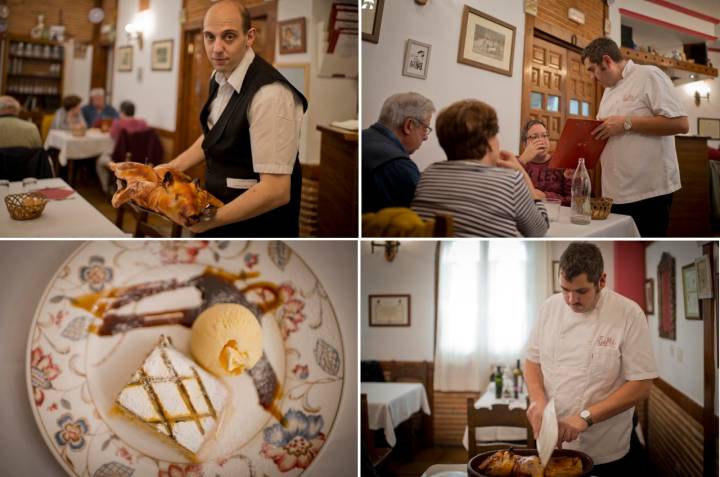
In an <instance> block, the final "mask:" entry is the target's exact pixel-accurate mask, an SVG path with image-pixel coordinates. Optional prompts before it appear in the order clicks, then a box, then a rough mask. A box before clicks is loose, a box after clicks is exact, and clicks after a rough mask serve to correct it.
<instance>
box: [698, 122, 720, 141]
mask: <svg viewBox="0 0 720 477" xmlns="http://www.w3.org/2000/svg"><path fill="white" fill-rule="evenodd" d="M697 130H698V132H697V133H698V136H707V137H709V138H710V139H720V119H719V118H698V120H697Z"/></svg>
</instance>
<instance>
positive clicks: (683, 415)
mask: <svg viewBox="0 0 720 477" xmlns="http://www.w3.org/2000/svg"><path fill="white" fill-rule="evenodd" d="M360 266H361V292H360V297H359V300H360V306H361V312H360V320H361V324H360V329H361V333H360V335H361V341H360V359H361V383H360V400H359V402H360V441H361V464H362V465H361V470H362V475H363V476H381V477H384V476H402V477H404V476H423V477H430V476H436V477H440V476H444V477H451V476H452V477H461V476H466V475H468V476H483V477H493V476H506V477H507V476H532V477H535V476H545V477H549V476H565V477H572V476H597V477H603V476H659V477H665V476H668V477H669V476H683V477H685V476H687V477H695V476H704V477H710V476H717V475H718V331H717V303H718V300H717V298H718V243H717V242H715V241H713V242H707V241H651V242H646V241H592V242H581V241H522V240H512V241H508V240H471V241H467V240H462V241H461V240H445V241H428V240H417V239H415V240H412V239H405V240H401V241H370V240H365V241H362V242H361V254H360Z"/></svg>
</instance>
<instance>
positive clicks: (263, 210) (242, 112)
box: [169, 0, 307, 237]
mask: <svg viewBox="0 0 720 477" xmlns="http://www.w3.org/2000/svg"><path fill="white" fill-rule="evenodd" d="M255 35H256V31H255V28H253V27H252V26H251V25H250V14H249V13H248V11H247V9H246V8H245V7H244V6H243V5H242V3H240V1H238V0H220V1H218V2H217V3H215V4H214V5H213V6H211V7H210V8H209V9H208V11H207V12H206V13H205V18H204V20H203V36H204V41H205V51H206V53H207V55H208V58H209V59H210V62H211V63H212V65H213V67H214V69H215V71H214V72H213V75H212V77H211V78H210V97H209V99H208V101H207V103H205V107H204V108H203V110H202V112H201V113H200V122H201V124H202V129H203V135H202V136H200V137H199V138H198V139H197V141H195V143H193V145H192V146H190V147H189V148H188V149H187V150H186V151H184V152H183V153H182V154H180V155H179V156H178V157H176V158H175V159H173V160H172V161H171V162H170V163H169V165H170V166H172V167H174V168H176V169H179V170H181V171H184V170H187V169H189V168H190V167H192V166H194V165H196V164H199V163H200V162H201V161H202V160H205V162H206V166H207V171H206V175H205V186H206V188H207V190H208V191H210V193H212V194H213V195H214V196H215V197H217V198H218V199H220V200H222V201H223V202H224V203H225V206H223V207H221V208H220V209H218V211H217V214H216V215H215V217H214V218H213V219H211V220H209V221H207V222H200V223H198V224H197V225H194V226H193V227H191V228H190V229H191V230H192V231H193V232H195V233H196V234H198V235H199V236H205V237H297V236H298V219H299V215H300V187H301V180H302V179H301V175H300V161H299V158H298V143H299V140H300V124H301V122H302V117H303V114H304V112H305V111H306V110H307V100H306V99H305V97H304V96H303V95H302V94H301V93H300V92H299V91H298V90H297V89H295V88H294V87H293V86H292V85H291V84H290V83H289V82H288V80H287V79H285V78H284V77H283V76H282V75H281V74H280V73H279V72H278V71H277V70H276V69H275V68H273V67H272V66H271V65H270V64H269V63H267V62H266V61H265V60H263V59H262V58H260V57H259V56H258V55H256V54H255V52H254V51H253V49H252V46H253V43H254V41H255Z"/></svg>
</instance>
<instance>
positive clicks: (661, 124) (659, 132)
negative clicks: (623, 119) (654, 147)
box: [630, 116, 688, 136]
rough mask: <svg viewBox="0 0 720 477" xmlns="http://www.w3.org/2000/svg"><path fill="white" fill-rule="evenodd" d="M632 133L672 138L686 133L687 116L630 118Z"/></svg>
mask: <svg viewBox="0 0 720 477" xmlns="http://www.w3.org/2000/svg"><path fill="white" fill-rule="evenodd" d="M630 121H631V122H632V131H634V132H639V133H642V134H649V135H651V136H672V135H675V134H685V133H687V132H688V118H687V116H679V117H677V118H666V117H665V116H630Z"/></svg>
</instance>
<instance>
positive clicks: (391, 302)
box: [368, 294, 410, 326]
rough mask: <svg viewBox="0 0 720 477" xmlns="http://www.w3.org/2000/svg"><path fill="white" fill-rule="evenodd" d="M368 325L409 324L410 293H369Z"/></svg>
mask: <svg viewBox="0 0 720 477" xmlns="http://www.w3.org/2000/svg"><path fill="white" fill-rule="evenodd" d="M368 300H369V302H370V308H368V315H369V322H370V326H410V295H407V294H406V295H370V296H369V297H368Z"/></svg>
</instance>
